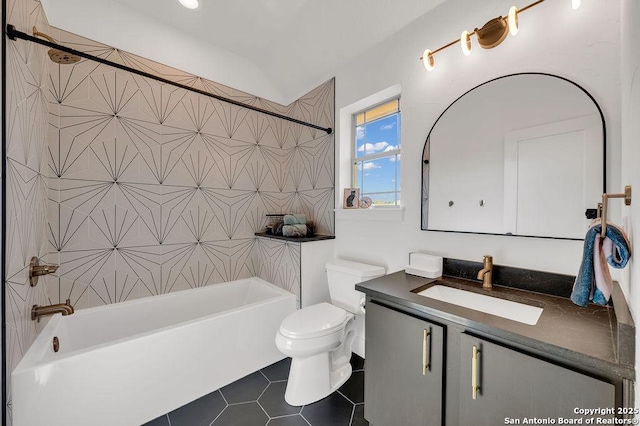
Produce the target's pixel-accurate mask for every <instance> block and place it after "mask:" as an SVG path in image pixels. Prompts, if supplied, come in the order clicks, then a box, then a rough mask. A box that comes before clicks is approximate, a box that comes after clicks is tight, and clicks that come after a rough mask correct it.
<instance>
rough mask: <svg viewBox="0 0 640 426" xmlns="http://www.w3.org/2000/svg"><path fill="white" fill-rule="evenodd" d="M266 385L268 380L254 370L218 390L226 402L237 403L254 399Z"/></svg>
mask: <svg viewBox="0 0 640 426" xmlns="http://www.w3.org/2000/svg"><path fill="white" fill-rule="evenodd" d="M268 385H269V381H268V380H267V379H266V378H265V377H264V376H263V375H262V374H261V373H260V372H259V371H256V372H255V373H252V374H249V375H248V376H246V377H243V378H242V379H240V380H238V381H237V382H233V383H231V384H230V385H227V386H225V387H223V388H221V389H220V392H221V393H222V395H223V397H224V399H225V401H226V402H227V403H228V404H237V403H240V402H248V401H256V400H257V399H258V398H259V397H260V395H262V393H263V392H264V390H265V389H266V387H267V386H268Z"/></svg>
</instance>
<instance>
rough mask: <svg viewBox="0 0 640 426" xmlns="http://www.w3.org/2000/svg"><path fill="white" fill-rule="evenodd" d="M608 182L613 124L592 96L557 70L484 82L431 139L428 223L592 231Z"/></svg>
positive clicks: (538, 233) (570, 233)
mask: <svg viewBox="0 0 640 426" xmlns="http://www.w3.org/2000/svg"><path fill="white" fill-rule="evenodd" d="M603 192H606V188H605V124H604V117H603V115H602V111H601V110H600V107H599V106H598V104H597V103H596V102H595V100H594V99H593V97H592V96H591V95H590V94H589V93H587V92H586V91H585V90H584V89H583V88H581V87H580V86H578V85H577V84H575V83H573V82H571V81H569V80H567V79H564V78H561V77H557V76H553V75H548V74H539V73H524V74H515V75H508V76H505V77H500V78H497V79H494V80H491V81H488V82H486V83H483V84H481V85H479V86H477V87H475V88H474V89H472V90H470V91H468V92H467V93H465V94H464V95H462V96H461V97H459V98H458V99H457V100H455V101H454V102H453V103H452V104H451V105H449V107H447V109H445V111H444V112H443V113H442V115H440V117H439V118H438V119H437V120H436V122H435V124H434V125H433V127H432V128H431V131H430V132H429V135H428V137H427V140H426V143H425V148H424V153H423V170H422V198H423V199H422V229H423V230H428V231H451V232H470V233H482V234H496V235H520V236H533V237H547V238H562V239H583V238H584V235H585V232H586V230H587V227H588V226H589V223H590V219H589V218H588V217H587V216H590V215H592V214H594V211H593V210H592V211H590V212H589V214H585V212H586V211H587V209H595V208H596V207H597V203H598V202H599V201H600V200H601V195H602V193H603Z"/></svg>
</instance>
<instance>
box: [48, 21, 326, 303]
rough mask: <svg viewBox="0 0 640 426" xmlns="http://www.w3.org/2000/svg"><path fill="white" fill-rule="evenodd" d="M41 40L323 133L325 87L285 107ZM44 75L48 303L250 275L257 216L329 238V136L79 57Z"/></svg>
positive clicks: (130, 295) (89, 45) (141, 63)
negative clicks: (55, 274) (53, 275)
mask: <svg viewBox="0 0 640 426" xmlns="http://www.w3.org/2000/svg"><path fill="white" fill-rule="evenodd" d="M54 37H55V38H57V39H59V40H61V41H62V43H63V44H65V45H68V46H71V47H74V48H77V49H84V50H88V51H92V52H94V53H97V54H99V55H100V56H102V57H105V58H108V59H109V60H111V61H115V62H121V63H124V64H126V65H129V66H134V67H136V68H139V69H143V70H145V71H147V72H150V73H152V74H158V75H162V76H163V77H164V78H167V79H170V80H174V81H179V82H180V83H182V84H186V85H189V86H193V87H196V88H198V89H201V90H205V91H209V92H212V93H215V94H218V95H222V96H225V97H230V98H232V99H235V100H238V101H241V102H247V103H250V104H253V105H256V106H259V107H261V108H265V109H270V110H275V111H277V112H279V113H282V114H286V115H289V116H293V117H296V118H299V119H302V120H305V121H310V122H313V123H314V124H319V125H322V126H326V127H333V81H329V82H327V83H325V84H323V85H322V86H320V87H318V88H317V89H315V90H313V91H312V92H311V93H309V94H308V95H306V96H304V97H303V98H301V99H300V100H298V101H296V102H294V103H293V104H291V105H290V106H289V107H286V108H285V107H281V106H278V105H275V104H272V103H269V102H266V101H264V100H261V99H257V98H255V97H251V96H250V95H247V94H245V93H241V92H238V91H235V90H232V89H229V88H227V87H224V86H221V85H218V84H215V83H213V82H210V81H206V80H202V79H199V78H196V77H194V76H192V75H187V74H184V73H181V72H180V71H177V70H173V69H167V68H166V67H163V66H161V65H158V64H156V63H153V62H150V61H145V60H143V59H141V58H136V57H132V56H131V55H128V54H125V53H123V52H120V51H116V50H114V49H111V48H109V47H107V46H103V45H99V44H96V43H94V42H91V41H89V40H86V39H81V38H79V37H77V36H74V35H72V34H69V33H65V32H60V31H54ZM50 74H51V79H50V80H51V86H52V87H51V93H50V107H49V112H50V124H51V125H50V132H49V135H48V139H49V147H48V154H49V158H48V160H49V164H48V165H49V168H50V173H51V175H52V177H51V179H50V188H51V190H50V195H49V198H50V201H49V233H48V238H49V242H50V246H51V252H52V256H51V259H50V260H51V261H52V262H53V263H59V264H60V271H59V279H58V281H57V282H56V283H55V284H53V285H49V286H48V295H49V298H50V299H51V301H52V302H58V301H63V300H65V299H66V298H70V299H71V302H72V303H73V304H74V305H75V306H78V307H91V306H97V305H103V304H108V303H115V302H121V301H124V300H130V299H135V298H138V297H146V296H153V295H157V294H163V293H168V292H171V291H176V290H183V289H188V288H193V287H200V286H203V285H207V284H212V283H219V282H225V281H232V280H236V279H240V278H245V277H249V276H255V275H261V273H262V271H264V270H265V269H266V268H265V267H264V265H262V261H263V260H267V259H269V258H270V257H272V255H275V254H276V253H277V251H274V250H272V249H270V246H269V245H267V244H265V243H264V242H262V241H261V240H256V239H255V237H254V233H255V232H258V231H261V230H263V229H264V226H265V225H266V223H267V221H266V217H265V214H266V213H279V212H299V213H306V214H307V216H308V217H310V218H313V219H314V220H315V221H317V223H318V225H319V231H320V232H321V233H333V194H334V193H333V175H334V173H333V161H334V147H333V135H327V134H326V132H324V131H321V130H315V129H311V128H308V127H304V126H301V125H298V124H294V123H290V122H287V121H284V120H281V119H278V118H273V117H270V116H267V115H265V114H260V113H257V112H254V111H250V110H247V109H243V108H240V107H237V106H234V105H231V104H227V103H224V102H220V101H218V100H216V99H212V98H209V97H207V96H204V95H201V94H198V93H194V92H190V91H187V90H184V89H181V88H176V87H174V86H171V85H167V84H162V83H159V82H157V81H155V80H152V79H149V78H144V77H140V76H137V75H134V74H131V73H128V72H123V71H120V70H116V69H114V68H113V67H109V66H105V65H100V64H97V63H95V62H93V61H81V62H79V63H78V64H76V65H54V64H52V66H51V67H50ZM265 251H266V254H265ZM57 256H59V258H56V257H57ZM279 283H281V284H282V285H284V286H285V287H289V285H290V284H291V283H292V281H291V280H287V279H281V280H280V281H279ZM288 289H289V290H292V291H294V292H295V293H298V291H299V289H297V288H288Z"/></svg>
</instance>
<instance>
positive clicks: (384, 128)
mask: <svg viewBox="0 0 640 426" xmlns="http://www.w3.org/2000/svg"><path fill="white" fill-rule="evenodd" d="M393 126H395V124H393V123H391V124H385V125H384V126H382V127H380V130H389V129H393Z"/></svg>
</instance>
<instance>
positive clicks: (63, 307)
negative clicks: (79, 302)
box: [31, 299, 74, 322]
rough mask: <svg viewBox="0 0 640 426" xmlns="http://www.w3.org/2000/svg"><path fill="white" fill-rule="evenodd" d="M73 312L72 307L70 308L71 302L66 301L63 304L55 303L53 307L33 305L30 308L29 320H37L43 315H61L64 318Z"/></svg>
mask: <svg viewBox="0 0 640 426" xmlns="http://www.w3.org/2000/svg"><path fill="white" fill-rule="evenodd" d="M73 312H74V310H73V306H71V300H69V299H67V300H66V302H64V303H57V304H55V305H48V306H38V305H33V307H32V308H31V320H38V322H40V317H43V316H45V315H53V314H57V313H61V314H62V315H64V316H67V315H71V314H72V313H73Z"/></svg>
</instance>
